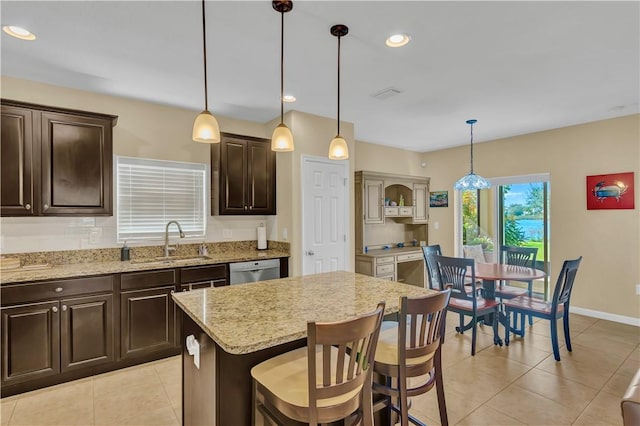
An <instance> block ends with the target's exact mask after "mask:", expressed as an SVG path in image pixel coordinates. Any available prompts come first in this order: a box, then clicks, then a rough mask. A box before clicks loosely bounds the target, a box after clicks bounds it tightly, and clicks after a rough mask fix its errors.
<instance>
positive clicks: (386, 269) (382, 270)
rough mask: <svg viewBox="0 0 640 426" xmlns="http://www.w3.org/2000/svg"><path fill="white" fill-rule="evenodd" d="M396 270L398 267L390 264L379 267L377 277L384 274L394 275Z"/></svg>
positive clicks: (377, 267)
mask: <svg viewBox="0 0 640 426" xmlns="http://www.w3.org/2000/svg"><path fill="white" fill-rule="evenodd" d="M395 269H396V265H394V264H393V263H389V264H386V265H377V266H376V276H378V275H383V274H393V271H395Z"/></svg>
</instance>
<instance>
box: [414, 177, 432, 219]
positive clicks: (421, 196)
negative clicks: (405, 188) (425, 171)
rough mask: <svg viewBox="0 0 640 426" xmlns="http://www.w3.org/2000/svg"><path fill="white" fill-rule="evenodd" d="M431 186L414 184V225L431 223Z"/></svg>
mask: <svg viewBox="0 0 640 426" xmlns="http://www.w3.org/2000/svg"><path fill="white" fill-rule="evenodd" d="M428 202H429V186H428V185H426V184H424V183H414V184H413V223H427V222H429V210H428V207H427V203H428Z"/></svg>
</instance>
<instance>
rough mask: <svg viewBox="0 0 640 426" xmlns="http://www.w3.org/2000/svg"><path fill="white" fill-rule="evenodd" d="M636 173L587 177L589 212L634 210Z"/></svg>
mask: <svg viewBox="0 0 640 426" xmlns="http://www.w3.org/2000/svg"><path fill="white" fill-rule="evenodd" d="M634 192H635V188H634V173H633V172H627V173H612V174H608V175H593V176H587V210H600V209H633V208H635V206H634Z"/></svg>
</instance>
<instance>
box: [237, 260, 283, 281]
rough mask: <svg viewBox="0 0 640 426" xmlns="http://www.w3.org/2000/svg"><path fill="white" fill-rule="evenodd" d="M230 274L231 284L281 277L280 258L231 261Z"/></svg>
mask: <svg viewBox="0 0 640 426" xmlns="http://www.w3.org/2000/svg"><path fill="white" fill-rule="evenodd" d="M229 275H230V277H229V283H230V284H231V285H233V284H242V283H252V282H254V281H264V280H273V279H276V278H280V259H267V260H253V261H251V262H236V263H230V264H229Z"/></svg>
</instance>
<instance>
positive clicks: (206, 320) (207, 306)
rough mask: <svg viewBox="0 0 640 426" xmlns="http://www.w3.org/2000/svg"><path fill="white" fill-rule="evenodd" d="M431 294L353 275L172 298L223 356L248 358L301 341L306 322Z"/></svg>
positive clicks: (392, 306)
mask: <svg viewBox="0 0 640 426" xmlns="http://www.w3.org/2000/svg"><path fill="white" fill-rule="evenodd" d="M435 293H436V292H435V291H434V290H429V289H425V288H421V287H415V286H411V285H407V284H402V283H398V282H395V281H387V280H382V279H379V278H374V277H370V276H367V275H361V274H356V273H353V272H345V271H338V272H327V273H323V274H315V275H305V276H299V277H290V278H281V279H277V280H270V281H261V282H256V283H249V284H241V285H232V286H225V287H218V288H209V289H202V290H195V291H190V292H184V293H175V294H173V300H174V301H175V302H176V304H177V305H178V306H179V307H180V308H181V309H182V310H183V311H184V312H185V313H186V314H187V315H188V316H189V317H190V318H191V319H192V320H193V321H195V322H196V323H197V324H198V325H199V326H200V327H201V328H202V330H203V331H204V332H205V333H207V335H209V337H211V339H213V340H214V341H215V342H216V343H217V344H218V345H219V346H220V347H221V348H222V349H223V350H224V351H226V352H228V353H230V354H247V353H251V352H255V351H259V350H262V349H266V348H270V347H273V346H276V345H280V344H283V343H288V342H292V341H295V340H298V339H302V338H305V337H306V335H307V321H309V320H314V321H337V320H342V319H347V318H350V317H353V316H356V315H360V314H363V313H366V312H370V311H372V310H374V309H375V307H376V305H377V304H378V302H380V301H385V302H386V308H385V314H391V313H395V312H398V310H399V301H400V297H401V296H421V295H427V294H435Z"/></svg>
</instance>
